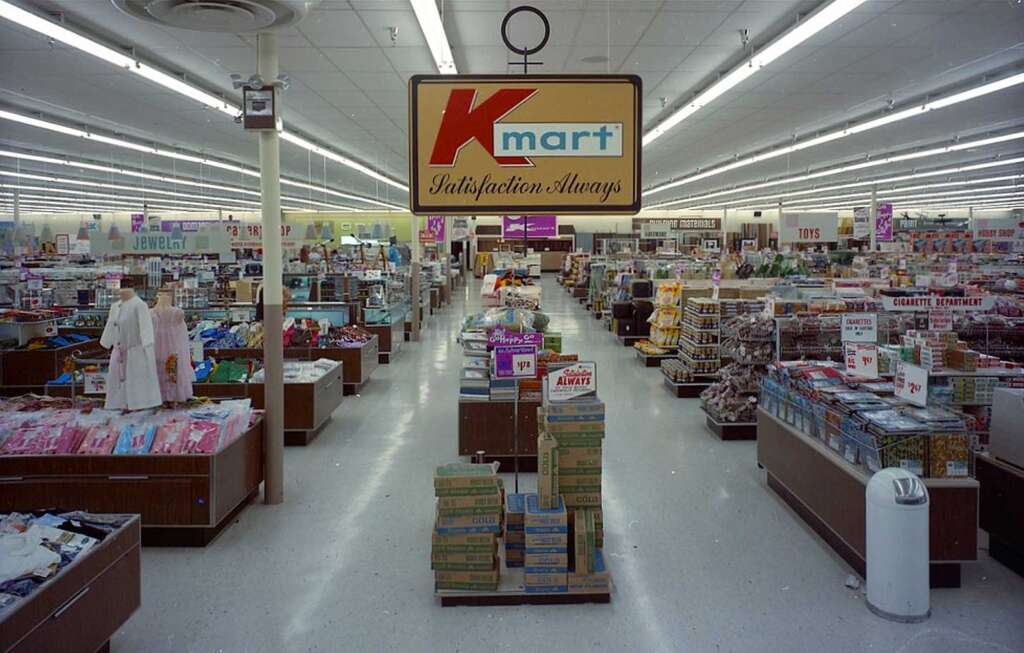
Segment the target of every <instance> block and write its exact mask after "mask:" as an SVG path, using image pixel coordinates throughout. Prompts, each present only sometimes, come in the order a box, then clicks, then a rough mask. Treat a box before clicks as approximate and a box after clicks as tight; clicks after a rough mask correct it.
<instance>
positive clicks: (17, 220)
mask: <svg viewBox="0 0 1024 653" xmlns="http://www.w3.org/2000/svg"><path fill="white" fill-rule="evenodd" d="M14 224H15V225H18V224H21V189H18V188H15V189H14ZM72 396H74V395H72Z"/></svg>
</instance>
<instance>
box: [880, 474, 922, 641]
mask: <svg viewBox="0 0 1024 653" xmlns="http://www.w3.org/2000/svg"><path fill="white" fill-rule="evenodd" d="M865 492H866V495H867V496H866V499H867V514H866V519H867V524H866V531H867V579H866V580H867V604H868V609H870V610H871V611H872V612H874V613H875V614H877V615H878V616H880V617H884V618H885V619H890V620H892V621H902V622H915V621H924V620H925V619H927V618H928V616H929V614H930V612H931V608H930V606H929V599H928V590H929V582H928V489H927V488H926V487H925V485H924V483H923V482H922V481H921V479H919V478H918V477H917V476H915V475H914V474H912V473H910V472H908V471H906V470H903V469H898V468H895V467H890V468H887V469H883V470H881V471H879V472H877V473H876V474H875V475H874V476H872V477H871V480H870V481H868V486H867V490H866V491H865Z"/></svg>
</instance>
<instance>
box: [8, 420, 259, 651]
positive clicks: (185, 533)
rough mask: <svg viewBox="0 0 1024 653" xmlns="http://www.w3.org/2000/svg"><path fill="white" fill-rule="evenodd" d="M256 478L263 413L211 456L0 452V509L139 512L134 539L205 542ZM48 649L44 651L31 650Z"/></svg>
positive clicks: (253, 488) (250, 494) (241, 503)
mask: <svg viewBox="0 0 1024 653" xmlns="http://www.w3.org/2000/svg"><path fill="white" fill-rule="evenodd" d="M262 482H263V418H262V417H258V418H257V420H256V422H255V423H253V425H252V426H251V427H250V428H249V430H247V431H246V432H245V433H243V434H242V435H241V436H239V437H238V439H236V440H235V441H234V442H232V443H231V444H229V445H228V446H226V447H224V448H223V449H222V450H220V451H218V452H217V453H214V454H182V455H157V454H146V455H139V456H130V455H124V456H115V455H107V456H90V455H65V456H50V455H36V456H0V512H10V511H12V510H19V509H23V508H25V507H26V506H65V507H66V506H84V507H85V508H87V509H88V510H90V511H91V512H109V513H119V514H139V515H141V518H142V542H143V544H147V545H155V546H206V545H207V544H209V543H210V542H211V541H212V540H213V539H214V538H215V537H216V536H217V534H218V533H220V531H221V530H222V529H223V528H224V527H225V526H227V525H228V524H230V523H231V520H232V519H233V518H234V516H235V515H236V514H237V513H238V512H240V511H241V510H242V508H244V507H245V505H246V504H247V503H248V502H249V501H251V500H252V499H253V498H254V497H255V496H256V494H257V492H258V491H259V487H260V483H262ZM36 650H49V649H36Z"/></svg>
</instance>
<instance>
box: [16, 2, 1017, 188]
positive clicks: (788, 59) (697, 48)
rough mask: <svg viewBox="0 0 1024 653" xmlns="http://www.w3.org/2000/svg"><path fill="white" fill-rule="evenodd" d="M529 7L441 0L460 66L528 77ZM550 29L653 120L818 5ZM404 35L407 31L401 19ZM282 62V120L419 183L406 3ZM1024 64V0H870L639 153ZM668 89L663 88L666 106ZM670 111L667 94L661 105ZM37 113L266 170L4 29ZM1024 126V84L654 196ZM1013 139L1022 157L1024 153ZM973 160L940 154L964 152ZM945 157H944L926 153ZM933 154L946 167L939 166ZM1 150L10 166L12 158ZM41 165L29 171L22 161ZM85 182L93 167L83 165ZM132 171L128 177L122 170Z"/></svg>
mask: <svg viewBox="0 0 1024 653" xmlns="http://www.w3.org/2000/svg"><path fill="white" fill-rule="evenodd" d="M16 1H17V2H18V4H21V5H22V6H25V7H27V8H30V9H34V10H36V11H60V12H63V13H64V14H65V17H66V20H67V22H68V23H69V24H70V25H72V26H74V27H77V28H82V29H85V30H87V31H89V32H91V33H94V34H96V35H98V36H102V37H104V38H107V39H110V40H111V41H112V42H113V43H117V44H122V45H125V46H135V47H136V51H137V53H138V55H139V56H141V57H143V58H146V59H149V60H152V61H153V62H154V63H157V64H160V65H161V66H163V67H165V68H166V69H168V70H170V71H180V72H185V73H186V75H187V77H188V78H189V79H191V80H193V81H195V82H196V83H199V84H201V85H203V86H204V87H206V88H208V89H210V90H220V91H223V92H225V93H227V94H229V95H232V96H234V92H233V91H232V90H231V83H230V78H229V75H230V74H231V73H235V72H237V73H241V74H242V75H243V76H245V77H247V76H248V75H249V74H251V73H252V72H254V71H255V61H256V53H255V47H254V45H255V40H254V38H253V37H251V36H249V35H242V36H238V35H230V34H207V33H197V32H188V31H183V30H176V29H171V28H161V27H158V26H156V25H150V24H147V23H143V22H140V21H138V20H136V19H133V18H130V17H128V16H125V15H123V14H121V13H120V12H119V11H118V10H116V9H115V8H114V7H113V6H112V5H111V3H110V0H16ZM518 4H519V2H504V1H489V0H444V2H443V3H441V5H442V12H443V20H444V24H445V28H446V30H447V33H448V37H449V40H450V41H451V44H452V50H453V52H454V56H455V61H456V64H457V65H458V68H459V71H460V72H463V73H488V72H490V73H493V72H519V69H518V68H516V67H514V66H509V65H508V61H510V60H511V58H513V57H514V55H511V53H508V52H507V51H506V50H505V48H504V46H503V45H501V41H500V37H499V34H498V31H499V25H500V22H501V19H502V17H503V15H504V14H505V12H506V11H507V10H508V9H509V8H511V7H512V6H515V5H518ZM531 4H533V5H535V6H538V7H539V8H541V9H542V10H544V11H545V12H546V13H547V15H548V18H549V20H550V22H551V39H550V41H549V44H548V47H547V48H545V50H544V51H543V52H541V53H540V54H539V55H537V56H536V58H537V59H539V60H541V61H543V62H544V64H545V65H544V66H542V67H537V68H534V69H533V70H534V71H539V72H604V71H612V72H628V73H636V74H638V75H640V76H641V77H642V78H643V83H644V95H645V101H644V116H645V117H644V123H645V125H646V126H648V127H650V126H651V125H652V124H653V123H655V122H656V121H657V120H658V119H660V118H663V117H664V116H666V115H667V114H668V112H669V110H670V108H671V107H672V106H673V105H674V104H676V103H677V102H679V101H680V100H683V99H686V98H688V97H691V96H692V94H693V93H695V92H696V91H698V90H700V89H701V88H702V87H703V86H705V85H706V84H708V83H709V82H710V81H712V80H713V79H714V77H715V75H716V74H717V73H718V72H721V71H725V70H728V69H729V68H730V67H731V66H733V65H735V64H736V63H737V62H738V61H740V60H741V58H742V56H743V52H742V48H741V43H740V37H739V33H738V30H740V29H746V30H748V33H749V35H750V38H751V40H752V42H753V43H755V44H762V43H764V42H765V41H767V40H769V39H770V38H772V37H773V36H774V35H776V34H778V33H780V32H781V31H783V30H784V29H786V28H787V27H788V26H790V25H792V24H793V23H794V21H795V20H796V16H797V13H798V12H806V11H809V10H812V9H814V8H815V7H816V6H818V5H819V4H820V2H819V0H718V1H697V0H664V1H660V0H659V1H647V0H632V1H626V0H611V1H610V2H609V1H606V0H562V1H558V0H552V1H546V2H532V3H531ZM391 27H397V28H398V36H397V38H396V40H395V41H394V42H392V40H391V37H390V31H389V28H391ZM512 28H513V29H512V39H513V40H514V41H515V42H517V43H532V42H535V41H536V40H537V29H536V25H532V24H529V22H528V21H527V19H523V20H522V21H517V22H516V23H514V24H513V25H512ZM280 43H281V69H282V71H283V72H287V73H288V74H289V75H290V77H291V80H292V85H291V88H289V90H288V91H287V92H286V93H285V94H284V99H285V111H284V115H285V120H286V121H288V122H289V123H290V124H291V125H293V126H294V127H296V128H297V129H298V130H300V131H303V132H305V133H307V134H309V135H311V136H313V137H314V138H316V139H317V140H319V141H321V142H324V143H326V144H328V145H330V146H332V147H333V148H335V149H336V150H338V151H340V152H343V153H346V154H348V155H351V156H353V157H354V158H356V159H358V160H360V161H363V162H364V163H366V164H368V165H370V166H372V167H374V168H377V169H379V170H381V171H382V172H385V173H386V174H388V175H390V176H392V177H395V178H398V179H406V178H407V165H408V164H407V156H406V149H407V140H406V139H407V100H406V82H407V81H408V78H409V76H410V75H412V74H415V73H433V72H436V70H435V68H434V64H433V60H432V59H431V56H430V52H429V50H428V49H427V47H426V43H425V41H424V39H423V36H422V34H421V32H420V29H419V26H418V24H417V23H416V19H415V16H414V14H413V12H412V10H411V8H410V6H409V4H408V2H407V1H406V0H394V1H391V0H379V1H375V0H322V2H321V4H320V6H319V8H317V9H316V10H314V11H313V12H312V13H311V14H310V16H309V17H308V18H307V19H306V20H305V21H304V22H303V23H301V24H300V25H298V26H297V27H293V28H289V29H287V30H285V31H284V32H282V33H281V37H280ZM1022 62H1024V7H1021V6H1015V3H1014V2H1011V1H1010V0H869V1H868V2H866V3H865V4H864V5H862V6H861V7H860V8H859V9H857V10H856V11H854V12H852V13H851V14H849V15H847V16H846V17H844V18H842V19H840V20H839V21H838V22H837V23H835V24H834V25H832V26H831V27H830V28H828V29H826V30H824V31H823V32H822V33H820V34H818V35H817V36H815V37H814V38H812V39H811V40H810V41H808V42H807V43H805V44H803V45H801V46H800V47H798V48H796V49H794V50H793V51H791V52H790V53H788V54H787V55H785V56H784V57H782V58H781V59H779V60H778V61H776V62H774V63H773V64H771V65H770V66H769V67H768V68H767V69H766V70H764V71H762V72H760V73H759V74H757V75H754V76H752V77H751V78H749V79H748V80H746V81H745V82H744V83H742V84H740V85H739V86H737V87H736V88H734V89H732V90H731V91H730V92H728V93H727V94H725V95H724V96H723V97H721V98H719V99H718V100H716V101H715V102H714V103H713V104H712V105H711V106H710V107H708V108H706V109H704V110H702V111H700V112H698V113H697V114H696V115H694V116H692V117H691V118H689V119H687V120H686V121H685V122H683V123H682V124H681V125H680V126H678V127H676V128H675V129H673V130H672V131H670V132H669V133H668V134H666V135H665V136H663V137H662V138H660V139H658V140H657V141H656V142H655V143H653V144H652V145H651V146H650V147H648V148H646V149H645V152H644V185H645V187H650V186H652V185H654V184H656V183H660V182H663V181H666V180H669V179H673V178H676V177H679V176H683V175H686V174H688V173H692V172H693V171H695V170H696V169H698V168H704V169H706V168H708V167H712V166H714V165H715V164H718V163H721V162H725V161H727V160H730V159H731V158H732V157H733V156H734V155H737V154H739V155H742V154H744V153H749V152H752V151H755V150H759V149H762V148H765V147H769V146H773V145H778V144H780V143H783V142H785V141H787V140H789V139H790V138H791V137H792V136H793V135H794V134H796V135H807V134H810V133H812V132H813V131H814V130H815V129H822V128H825V127H829V126H834V125H837V124H842V123H843V122H844V121H847V120H851V119H856V118H860V117H863V116H864V115H866V114H870V113H871V112H877V111H879V110H881V109H882V108H883V107H884V106H885V104H886V103H887V102H888V101H889V100H890V99H891V100H894V101H895V102H896V103H897V104H898V103H900V102H902V101H904V100H909V99H912V98H917V97H920V96H922V95H924V94H926V93H929V92H935V91H937V90H941V89H945V88H947V87H950V86H951V85H955V84H958V83H962V82H965V81H970V80H974V79H977V78H979V77H980V76H981V75H982V74H984V73H986V72H990V71H996V70H1005V69H1006V68H1007V67H1008V66H1014V65H1020V64H1021V63H1022ZM662 98H664V100H663V99H662ZM663 103H664V104H665V105H667V106H666V107H664V108H663ZM3 105H8V106H13V107H16V108H20V109H28V110H36V111H42V112H44V113H45V114H47V115H48V116H50V117H53V118H59V119H63V120H65V121H68V122H72V123H83V124H88V125H92V126H94V127H96V128H103V129H107V130H111V131H116V132H120V133H124V134H126V135H129V136H132V137H134V138H138V139H141V140H153V141H156V142H160V143H163V144H167V145H176V146H179V147H182V148H185V149H188V150H194V151H203V152H206V153H208V154H210V155H214V156H220V157H225V158H228V159H232V160H237V161H242V162H245V163H247V164H249V165H256V162H257V147H256V138H255V136H254V135H252V134H246V133H244V132H243V131H242V130H241V128H240V127H239V126H238V125H235V124H234V123H233V122H232V121H231V120H230V119H229V118H227V117H226V116H224V115H223V114H220V113H217V112H214V111H210V110H205V109H202V108H199V107H198V106H197V105H196V103H194V102H192V101H190V100H187V99H184V98H182V97H180V96H178V95H175V94H173V93H169V92H166V91H162V90H159V89H158V87H155V86H154V85H152V84H150V83H148V82H146V81H145V80H141V79H138V78H136V77H134V76H131V75H126V74H123V73H120V72H118V71H116V70H115V69H113V68H112V67H111V66H109V65H108V64H105V63H103V62H100V61H98V60H95V59H92V58H90V57H88V56H87V55H83V54H80V53H78V52H76V51H73V50H70V49H68V48H65V47H62V46H58V47H52V46H51V45H50V44H48V43H47V42H46V40H45V39H43V38H41V37H39V36H37V35H35V34H34V33H32V32H29V31H27V30H23V29H21V28H18V27H16V26H14V25H13V24H11V23H5V22H0V106H3ZM1015 122H1024V89H1021V88H1020V87H1017V88H1016V89H1011V90H1007V91H1002V92H1000V93H998V94H995V95H992V96H988V97H986V98H982V99H978V100H974V101H971V102H968V103H965V104H962V105H959V106H955V107H951V108H947V109H943V110H940V111H936V112H932V113H930V114H928V115H926V116H924V117H921V118H915V119H911V120H907V121H903V122H900V123H898V124H894V125H891V126H889V127H885V128H882V129H878V130H873V131H870V132H866V133H863V134H860V135H858V136H855V137H851V138H848V139H843V140H841V141H837V142H834V143H830V144H828V145H825V146H822V147H817V148H813V149H809V150H805V151H802V152H800V153H799V154H798V155H794V156H792V157H780V158H779V159H775V160H771V161H768V162H764V163H762V164H759V165H757V166H751V167H748V168H743V169H740V170H737V171H734V172H732V173H729V174H724V175H720V176H716V177H713V178H710V179H707V180H704V181H702V182H700V183H697V184H692V185H687V186H685V187H682V188H678V189H674V190H671V191H667V192H665V193H659V194H656V195H654V196H652V197H651V198H649V199H650V201H651V202H654V201H665V200H668V199H671V198H673V197H682V196H685V195H688V194H693V193H699V192H705V191H708V190H714V189H718V188H721V187H723V186H730V185H737V184H742V183H744V182H749V181H752V180H759V179H762V178H765V177H773V176H776V175H781V174H785V173H787V172H789V171H793V170H802V169H805V168H808V167H818V166H820V165H823V164H825V163H826V162H831V161H841V160H847V159H851V158H856V157H858V156H860V155H863V154H864V153H867V152H879V151H883V150H889V149H899V148H902V147H906V146H908V145H911V144H916V143H931V142H935V141H939V140H943V139H948V138H951V137H953V136H954V135H957V134H966V133H968V132H977V131H984V130H986V129H993V128H998V127H1003V126H1006V125H1007V124H1012V123H1015ZM0 144H3V145H13V146H17V147H22V148H28V149H32V150H41V151H49V152H60V153H63V154H67V155H69V156H73V157H76V158H82V159H93V160H99V161H109V162H115V163H119V164H124V165H134V166H141V167H144V168H146V169H147V170H157V171H162V172H167V173H172V172H173V173H176V174H182V175H188V176H192V177H197V178H198V177H200V176H202V177H203V178H213V179H220V180H223V181H229V182H232V183H236V184H241V185H245V186H247V187H250V188H253V187H255V185H256V184H255V183H254V180H252V179H239V178H238V177H237V175H232V174H230V173H229V174H225V173H223V171H219V170H210V169H200V168H199V166H197V165H194V164H183V163H182V162H177V163H172V161H170V160H168V159H164V158H159V157H155V156H146V157H141V156H140V155H139V153H137V152H130V151H125V150H118V149H114V148H111V147H109V146H105V145H102V144H97V143H90V142H88V141H83V140H81V139H75V138H71V137H68V136H63V135H59V134H52V133H47V132H43V131H41V130H38V129H35V128H31V127H25V126H20V125H15V124H12V123H9V122H4V121H0ZM1000 149H1001V151H1015V150H1024V145H1018V146H1013V145H1009V146H1005V147H1003V148H1000ZM971 156H974V157H975V158H977V156H979V155H978V154H977V153H967V154H963V153H962V154H960V155H957V156H956V157H949V158H948V159H944V161H946V160H948V161H952V160H964V159H969V158H970V157H971ZM930 163H931V162H930ZM934 163H935V164H936V165H937V164H939V163H940V162H939V161H935V162H934ZM12 166H13V163H12V162H11V161H10V160H3V159H0V167H3V168H10V167H12ZM26 166H27V167H29V168H32V167H35V168H37V169H38V168H45V167H46V166H40V165H39V164H27V163H23V164H22V167H23V168H25V167H26ZM282 172H283V173H285V174H288V175H290V176H293V177H298V178H302V179H307V178H308V179H309V180H310V181H311V182H312V183H314V184H321V183H323V182H324V172H325V166H324V162H323V160H322V159H321V158H320V157H317V156H309V155H308V153H307V152H305V151H304V150H300V149H298V148H296V147H293V146H290V145H283V146H282ZM83 176H92V175H91V173H83ZM121 181H124V180H121ZM326 181H327V183H328V184H330V185H332V186H334V187H335V188H338V189H343V190H347V191H350V192H355V193H358V194H361V195H366V196H371V197H380V198H383V199H387V200H390V201H394V202H397V203H399V204H404V203H405V202H406V197H405V194H404V193H402V192H400V191H396V189H394V188H391V187H388V186H386V185H383V184H378V183H377V182H375V181H373V180H372V179H370V178H368V177H366V176H364V175H361V174H359V173H357V172H355V171H352V170H350V169H348V168H345V167H343V166H340V165H338V164H334V163H331V162H327V165H326Z"/></svg>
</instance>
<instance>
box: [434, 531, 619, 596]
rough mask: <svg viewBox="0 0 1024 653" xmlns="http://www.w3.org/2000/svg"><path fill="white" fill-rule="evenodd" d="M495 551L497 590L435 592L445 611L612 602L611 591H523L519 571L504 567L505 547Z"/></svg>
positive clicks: (521, 572)
mask: <svg viewBox="0 0 1024 653" xmlns="http://www.w3.org/2000/svg"><path fill="white" fill-rule="evenodd" d="M498 552H499V553H498V555H499V556H500V558H501V561H500V564H501V580H500V581H499V582H498V589H497V591H494V592H475V591H470V590H435V591H434V596H436V597H437V598H439V599H441V606H442V607H445V608H448V607H452V606H456V605H552V604H567V603H611V601H612V595H611V592H558V593H551V594H534V593H530V592H527V591H526V587H525V583H524V581H523V576H524V571H523V568H522V567H512V568H509V567H507V566H506V565H505V547H504V545H503V544H501V543H499V545H498ZM606 560H607V558H606ZM606 564H607V562H606ZM609 573H610V572H609ZM609 584H610V585H611V583H609Z"/></svg>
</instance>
